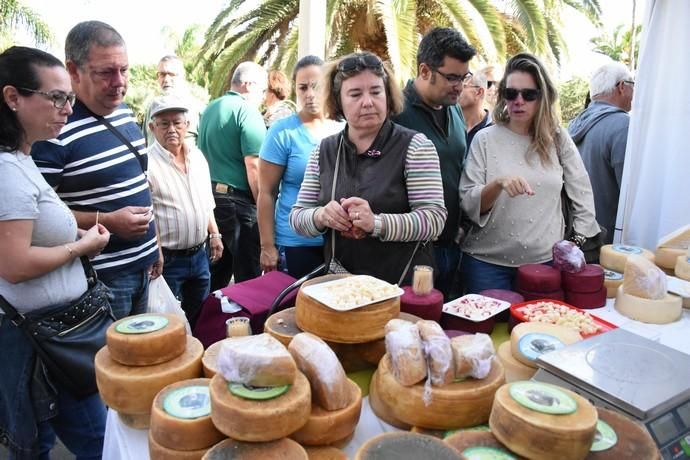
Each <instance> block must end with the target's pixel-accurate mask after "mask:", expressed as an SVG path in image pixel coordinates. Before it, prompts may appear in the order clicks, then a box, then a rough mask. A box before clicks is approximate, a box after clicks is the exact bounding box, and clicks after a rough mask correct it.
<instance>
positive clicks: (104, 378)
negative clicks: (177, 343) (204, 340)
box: [95, 336, 204, 414]
mask: <svg viewBox="0 0 690 460" xmlns="http://www.w3.org/2000/svg"><path fill="white" fill-rule="evenodd" d="M203 353H204V347H203V345H201V342H199V341H198V340H197V339H196V338H194V337H192V336H189V337H187V347H186V350H185V352H184V353H183V354H182V355H181V356H178V357H177V358H175V359H173V360H171V361H168V362H165V363H161V364H156V365H154V366H124V365H122V364H120V363H118V362H116V361H114V360H113V359H112V358H111V357H110V351H109V349H108V346H107V345H106V346H104V347H103V348H101V349H100V350H99V351H98V353H96V358H95V366H96V384H97V385H98V392H99V393H100V395H101V398H102V399H103V402H104V403H105V404H106V405H107V406H109V407H111V408H113V409H114V410H116V411H118V412H121V413H124V414H148V413H149V412H150V411H151V404H152V403H153V399H154V398H155V397H156V394H158V392H159V391H161V390H162V389H163V388H165V387H166V386H168V385H170V384H171V383H175V382H179V381H180V380H187V379H193V378H197V377H200V376H201V356H202V354H203Z"/></svg>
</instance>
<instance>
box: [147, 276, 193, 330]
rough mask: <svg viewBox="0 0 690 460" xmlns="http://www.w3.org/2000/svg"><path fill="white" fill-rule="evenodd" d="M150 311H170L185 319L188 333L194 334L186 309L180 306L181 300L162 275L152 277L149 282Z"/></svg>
mask: <svg viewBox="0 0 690 460" xmlns="http://www.w3.org/2000/svg"><path fill="white" fill-rule="evenodd" d="M148 312H149V313H169V314H172V315H176V316H179V317H180V318H181V319H182V320H184V324H185V329H186V330H187V334H189V335H191V334H192V328H191V327H189V321H188V320H187V315H185V312H184V310H183V309H182V307H181V306H180V301H179V300H177V298H175V295H174V294H173V292H172V291H171V290H170V287H169V286H168V283H166V282H165V279H164V278H163V277H162V276H159V277H158V278H155V279H152V280H151V281H150V282H149V305H148Z"/></svg>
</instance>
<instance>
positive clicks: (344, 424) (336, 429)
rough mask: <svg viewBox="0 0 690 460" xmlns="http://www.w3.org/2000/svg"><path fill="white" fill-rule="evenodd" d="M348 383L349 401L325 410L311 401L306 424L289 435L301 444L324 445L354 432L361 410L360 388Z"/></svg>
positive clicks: (351, 382) (350, 381) (353, 383)
mask: <svg viewBox="0 0 690 460" xmlns="http://www.w3.org/2000/svg"><path fill="white" fill-rule="evenodd" d="M347 383H348V395H347V397H348V400H349V401H350V403H349V404H348V405H347V406H345V407H344V408H342V409H338V410H332V411H329V410H326V409H324V408H323V407H321V406H320V405H319V404H316V403H312V406H311V415H310V416H309V420H308V421H307V423H306V425H304V426H303V427H302V428H300V429H299V430H297V431H295V432H294V433H292V434H291V435H290V437H291V438H292V439H294V440H295V441H297V442H298V443H300V444H302V445H303V446H325V445H329V444H333V443H336V442H338V441H340V440H342V439H345V438H347V437H348V436H350V435H351V434H352V433H354V432H355V428H356V427H357V423H358V422H359V415H360V413H361V411H362V390H360V388H359V386H357V384H356V383H355V382H353V381H352V380H349V379H348V380H347Z"/></svg>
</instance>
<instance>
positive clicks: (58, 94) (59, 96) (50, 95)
mask: <svg viewBox="0 0 690 460" xmlns="http://www.w3.org/2000/svg"><path fill="white" fill-rule="evenodd" d="M19 89H21V90H22V91H28V92H30V93H36V94H40V95H41V96H43V97H45V98H47V99H50V100H51V101H53V106H54V107H55V108H56V109H61V108H63V107H64V106H65V105H66V104H67V102H69V105H71V106H74V103H75V102H76V101H77V95H76V94H74V93H65V92H64V91H59V90H53V91H39V90H37V89H30V88H19Z"/></svg>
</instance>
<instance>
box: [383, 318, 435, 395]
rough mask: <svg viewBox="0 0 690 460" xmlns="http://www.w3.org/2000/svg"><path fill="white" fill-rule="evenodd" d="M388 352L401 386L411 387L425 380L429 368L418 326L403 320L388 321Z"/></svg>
mask: <svg viewBox="0 0 690 460" xmlns="http://www.w3.org/2000/svg"><path fill="white" fill-rule="evenodd" d="M386 350H387V352H388V355H389V356H390V359H391V365H392V368H393V375H394V376H395V378H396V379H397V380H398V382H400V384H402V385H405V386H409V385H414V384H415V383H417V382H420V381H422V380H424V378H425V377H426V373H427V367H426V360H425V359H424V352H423V348H422V340H421V337H420V336H419V329H418V328H417V325H416V324H412V323H410V322H408V321H405V320H401V319H392V320H390V321H388V324H386Z"/></svg>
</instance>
